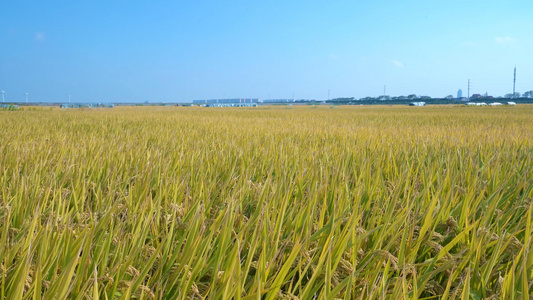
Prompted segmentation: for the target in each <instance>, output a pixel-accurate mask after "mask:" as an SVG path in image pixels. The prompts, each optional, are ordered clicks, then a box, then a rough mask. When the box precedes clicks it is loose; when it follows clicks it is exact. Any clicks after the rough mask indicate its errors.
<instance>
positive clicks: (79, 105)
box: [59, 103, 115, 108]
mask: <svg viewBox="0 0 533 300" xmlns="http://www.w3.org/2000/svg"><path fill="white" fill-rule="evenodd" d="M59 107H61V108H84V107H90V108H100V107H104V108H113V107H115V105H114V104H112V103H63V104H61V105H60V106H59Z"/></svg>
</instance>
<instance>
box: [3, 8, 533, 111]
mask: <svg viewBox="0 0 533 300" xmlns="http://www.w3.org/2000/svg"><path fill="white" fill-rule="evenodd" d="M532 11H533V2H531V1H530V0H527V1H526V0H524V1H513V0H510V1H490V0H485V1H469V0H462V1H455V0H450V1H427V0H426V1H414V0H413V1H379V0H378V1H277V0H273V1H231V0H230V1H24V0H20V1H3V3H2V4H1V5H0V89H2V90H5V91H6V93H5V95H6V101H14V102H15V101H23V100H24V93H25V92H28V93H29V94H30V96H29V98H30V101H67V100H68V95H69V94H70V95H72V101H73V102H74V101H109V102H124V101H135V102H141V101H153V102H158V101H189V100H193V99H206V98H207V99H213V98H234V97H254V98H261V99H266V98H291V97H292V94H293V93H294V96H295V97H296V98H298V99H300V98H306V99H326V98H327V97H328V90H330V97H331V98H334V97H356V98H361V97H365V96H379V95H381V94H383V86H384V85H386V86H387V94H389V95H391V96H398V95H407V94H412V93H414V94H417V95H429V96H433V97H444V96H446V95H450V94H451V95H455V94H456V92H457V90H458V89H459V88H461V89H463V91H464V94H465V95H466V89H467V80H468V79H470V80H471V94H473V93H485V92H488V93H489V94H491V95H504V94H506V93H510V92H512V79H513V78H512V77H513V68H514V65H515V64H516V65H517V84H516V86H517V88H516V89H517V91H518V92H525V91H527V90H533V56H532V53H533V34H532V29H533V18H531V12H532Z"/></svg>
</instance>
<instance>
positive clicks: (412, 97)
mask: <svg viewBox="0 0 533 300" xmlns="http://www.w3.org/2000/svg"><path fill="white" fill-rule="evenodd" d="M416 98H418V97H417V96H416V95H415V94H411V95H409V96H407V99H416Z"/></svg>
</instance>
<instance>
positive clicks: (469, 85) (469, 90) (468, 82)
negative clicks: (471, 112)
mask: <svg viewBox="0 0 533 300" xmlns="http://www.w3.org/2000/svg"><path fill="white" fill-rule="evenodd" d="M468 101H470V79H468Z"/></svg>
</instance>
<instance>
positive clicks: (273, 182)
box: [0, 105, 533, 300]
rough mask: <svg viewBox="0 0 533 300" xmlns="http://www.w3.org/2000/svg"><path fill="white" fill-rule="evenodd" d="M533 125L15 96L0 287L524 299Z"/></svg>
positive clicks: (4, 165) (442, 114)
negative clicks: (22, 106) (41, 102)
mask: <svg viewBox="0 0 533 300" xmlns="http://www.w3.org/2000/svg"><path fill="white" fill-rule="evenodd" d="M532 121H533V106H526V105H522V106H516V107H479V108H478V107H476V108H469V107H451V106H443V107H424V108H412V107H337V108H336V109H329V108H328V107H320V106H318V107H314V108H313V109H312V108H311V107H296V106H295V107H292V109H290V110H288V109H284V108H282V107H258V108H199V107H117V108H114V109H108V110H107V109H79V110H77V109H71V110H69V109H53V110H42V111H36V110H24V111H0V240H1V248H0V273H1V275H0V276H1V279H0V282H1V283H0V299H269V300H270V299H458V298H463V299H529V298H531V297H533V251H532V238H531V234H532V230H533V225H532V210H533V208H532V207H533V204H532V199H533V181H532V180H533V122H532Z"/></svg>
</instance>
